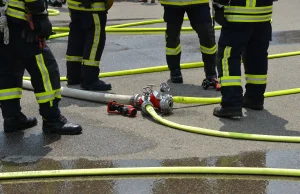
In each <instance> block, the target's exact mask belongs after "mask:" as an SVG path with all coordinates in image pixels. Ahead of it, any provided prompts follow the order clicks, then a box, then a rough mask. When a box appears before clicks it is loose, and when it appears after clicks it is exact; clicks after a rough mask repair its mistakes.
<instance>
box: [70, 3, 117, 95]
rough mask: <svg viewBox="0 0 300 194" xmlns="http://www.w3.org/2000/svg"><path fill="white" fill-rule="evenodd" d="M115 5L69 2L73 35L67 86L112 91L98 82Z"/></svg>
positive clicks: (109, 85)
mask: <svg viewBox="0 0 300 194" xmlns="http://www.w3.org/2000/svg"><path fill="white" fill-rule="evenodd" d="M112 2H113V1H109V2H108V1H106V0H96V1H90V0H68V8H69V12H70V17H71V22H70V25H69V26H70V34H69V39H68V48H67V56H66V60H67V64H66V65H67V79H68V85H77V84H80V86H81V88H82V89H85V90H99V91H101V90H103V91H105V90H111V84H110V83H105V82H104V81H102V80H100V79H99V73H100V68H99V66H100V60H101V56H102V53H103V50H104V46H105V41H106V32H105V27H106V21H107V11H108V9H109V8H110V7H111V6H112Z"/></svg>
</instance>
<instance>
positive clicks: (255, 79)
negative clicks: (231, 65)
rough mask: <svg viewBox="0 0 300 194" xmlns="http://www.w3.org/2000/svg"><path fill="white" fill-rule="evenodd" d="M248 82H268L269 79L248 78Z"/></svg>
mask: <svg viewBox="0 0 300 194" xmlns="http://www.w3.org/2000/svg"><path fill="white" fill-rule="evenodd" d="M246 80H247V81H267V78H253V77H246Z"/></svg>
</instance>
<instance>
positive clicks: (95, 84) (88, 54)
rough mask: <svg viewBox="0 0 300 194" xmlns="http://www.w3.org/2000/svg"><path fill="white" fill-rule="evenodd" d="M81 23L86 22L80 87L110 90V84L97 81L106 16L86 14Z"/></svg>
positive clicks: (103, 42)
mask: <svg viewBox="0 0 300 194" xmlns="http://www.w3.org/2000/svg"><path fill="white" fill-rule="evenodd" d="M84 18H85V19H86V20H84ZM82 21H86V22H85V24H84V29H85V35H86V36H85V39H86V43H85V46H84V55H83V66H82V77H83V82H82V84H81V87H82V88H83V89H86V90H111V84H109V83H105V82H104V81H102V80H99V73H100V67H99V66H100V60H101V57H102V53H103V50H104V46H105V41H106V32H105V27H106V21H107V15H106V13H86V14H85V17H82Z"/></svg>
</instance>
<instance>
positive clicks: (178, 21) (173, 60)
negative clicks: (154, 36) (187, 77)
mask: <svg viewBox="0 0 300 194" xmlns="http://www.w3.org/2000/svg"><path fill="white" fill-rule="evenodd" d="M184 13H185V9H184V8H174V7H164V21H165V22H166V23H167V29H166V34H165V38H166V60H167V64H168V67H169V70H170V77H171V81H172V82H173V83H183V79H182V74H181V68H180V57H181V45H180V31H181V26H182V23H183V17H184Z"/></svg>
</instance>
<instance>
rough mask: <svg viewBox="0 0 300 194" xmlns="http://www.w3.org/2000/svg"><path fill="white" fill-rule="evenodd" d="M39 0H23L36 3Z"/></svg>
mask: <svg viewBox="0 0 300 194" xmlns="http://www.w3.org/2000/svg"><path fill="white" fill-rule="evenodd" d="M37 1H39V0H25V2H26V3H36V2H37Z"/></svg>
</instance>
